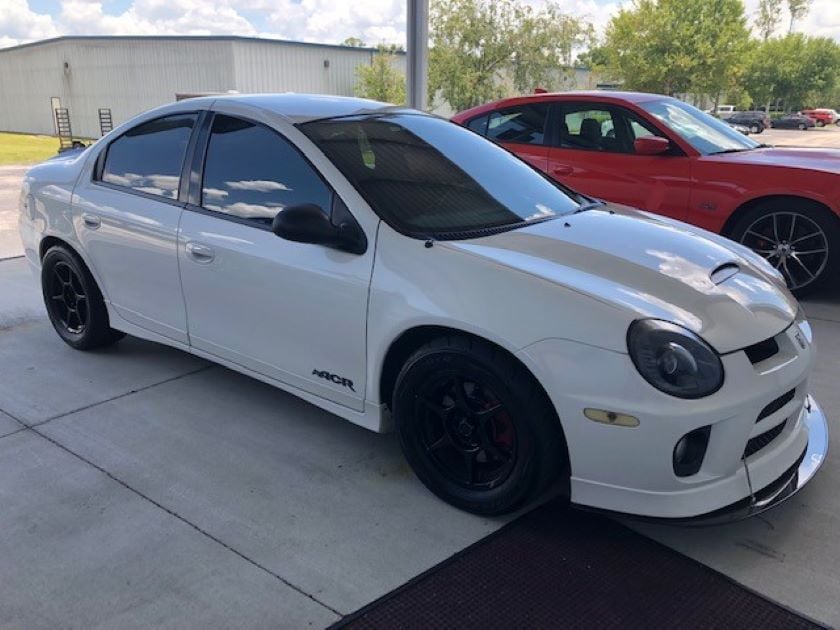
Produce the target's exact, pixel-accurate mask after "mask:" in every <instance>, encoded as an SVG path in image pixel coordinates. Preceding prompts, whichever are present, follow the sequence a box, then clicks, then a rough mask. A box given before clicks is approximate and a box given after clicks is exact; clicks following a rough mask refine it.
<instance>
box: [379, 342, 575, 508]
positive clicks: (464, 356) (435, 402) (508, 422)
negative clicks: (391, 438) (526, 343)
mask: <svg viewBox="0 0 840 630" xmlns="http://www.w3.org/2000/svg"><path fill="white" fill-rule="evenodd" d="M392 410H393V415H394V420H395V424H396V428H397V432H398V434H399V439H400V443H401V445H402V448H403V452H404V453H405V456H406V459H407V460H408V462H409V464H410V465H411V467H412V469H413V470H414V472H415V473H416V474H417V476H418V477H419V479H420V481H422V482H423V483H424V484H425V485H426V487H428V488H429V489H430V490H431V491H432V492H434V493H435V494H436V495H437V496H438V497H440V498H441V499H443V500H444V501H446V502H448V503H451V504H452V505H454V506H456V507H459V508H461V509H463V510H467V511H469V512H473V513H476V514H502V513H505V512H509V511H511V510H513V509H515V508H516V507H518V506H520V505H522V504H523V503H524V502H526V501H528V500H529V499H532V498H534V497H536V496H538V495H539V493H540V492H541V491H542V490H544V489H545V488H546V486H547V485H548V484H549V483H550V482H551V481H553V480H555V479H556V478H557V476H558V474H559V471H560V470H562V469H563V463H564V460H565V458H566V447H565V442H564V440H563V437H562V430H561V428H560V426H559V422H558V420H557V417H556V416H555V414H554V412H553V409H552V407H551V405H550V403H549V401H548V400H547V399H546V396H545V394H544V392H543V391H542V389H541V388H540V387H539V386H538V385H537V383H536V382H535V380H534V379H533V377H532V376H531V375H530V374H529V373H528V372H527V371H526V370H525V369H524V368H523V367H522V366H521V365H520V364H518V363H517V362H516V361H515V360H514V359H513V358H512V357H510V356H509V355H506V354H505V353H503V352H502V351H500V350H498V349H496V348H494V347H493V346H491V345H490V344H487V343H485V342H483V341H480V340H476V339H472V338H470V337H462V336H453V337H443V338H439V339H436V340H434V341H431V342H429V343H427V344H426V345H424V346H422V347H421V348H419V349H418V350H417V351H416V352H414V354H413V355H412V356H411V357H410V358H409V359H408V361H406V363H405V365H404V366H403V369H402V371H401V372H400V374H399V376H398V377H397V383H396V387H395V390H394V396H393V403H392Z"/></svg>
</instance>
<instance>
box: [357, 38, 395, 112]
mask: <svg viewBox="0 0 840 630" xmlns="http://www.w3.org/2000/svg"><path fill="white" fill-rule="evenodd" d="M356 95H357V96H362V97H364V98H372V99H374V100H377V101H385V102H386V103H395V104H397V105H404V104H405V75H403V74H402V73H401V72H400V71H399V70H397V69H396V68H394V54H393V51H392V49H390V48H389V47H387V46H384V45H381V46H379V50H378V51H377V52H376V53H375V54H374V55H373V58H372V59H371V62H370V65H367V66H359V67H358V68H357V69H356Z"/></svg>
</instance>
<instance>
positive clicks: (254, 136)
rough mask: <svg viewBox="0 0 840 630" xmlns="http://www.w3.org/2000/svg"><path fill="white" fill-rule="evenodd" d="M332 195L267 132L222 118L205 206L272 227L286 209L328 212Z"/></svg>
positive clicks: (211, 148)
mask: <svg viewBox="0 0 840 630" xmlns="http://www.w3.org/2000/svg"><path fill="white" fill-rule="evenodd" d="M331 195H332V193H331V191H330V189H329V188H328V187H327V185H326V184H325V183H324V182H323V180H322V179H321V178H320V177H319V176H318V174H317V173H316V172H315V170H314V169H313V168H312V167H311V166H310V165H309V163H308V162H307V161H306V160H305V159H304V158H303V156H302V155H301V154H300V153H299V152H298V150H297V149H295V148H294V147H293V146H292V145H291V144H290V143H289V142H288V141H287V140H285V139H284V138H283V137H281V136H280V134H278V133H276V132H275V131H272V130H271V129H269V128H268V127H264V126H262V125H259V124H256V123H252V122H248V121H245V120H241V119H239V118H232V117H230V116H222V115H217V116H216V118H215V119H214V120H213V128H212V130H211V133H210V144H209V145H208V147H207V157H206V158H205V161H204V181H203V183H202V187H201V200H202V201H201V205H202V206H204V207H205V208H207V209H208V210H213V211H215V212H222V213H224V214H229V215H233V216H236V217H240V218H244V219H252V220H254V221H255V222H258V223H260V224H265V225H270V224H271V221H272V219H273V218H274V216H275V215H276V214H277V213H278V212H280V211H281V210H282V209H283V208H285V207H286V206H293V205H297V204H301V203H314V204H316V205H318V206H320V207H321V208H323V209H324V211H325V212H327V211H329V208H330V200H331Z"/></svg>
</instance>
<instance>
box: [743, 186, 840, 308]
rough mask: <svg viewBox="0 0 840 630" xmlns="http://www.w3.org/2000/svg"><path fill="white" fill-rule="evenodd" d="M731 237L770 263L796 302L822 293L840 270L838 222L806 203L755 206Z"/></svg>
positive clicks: (786, 200)
mask: <svg viewBox="0 0 840 630" xmlns="http://www.w3.org/2000/svg"><path fill="white" fill-rule="evenodd" d="M731 237H732V238H733V239H734V240H736V241H738V242H740V243H742V244H743V245H746V246H747V247H749V248H750V249H752V250H754V251H755V252H757V253H758V254H761V255H762V256H763V257H764V258H766V259H767V261H768V262H769V263H770V264H771V265H773V266H774V267H775V268H776V269H778V270H779V271H780V272H781V273H782V275H784V277H785V280H786V281H787V284H788V287H789V288H790V290H791V291H793V292H794V293H795V294H796V295H797V296H803V295H806V294H808V293H811V292H813V291H815V290H817V289H819V288H820V287H821V286H822V285H823V284H824V283H825V282H826V281H827V280H828V279H829V278H830V277H833V276H834V275H835V273H834V269H835V268H836V267H838V266H840V265H838V259H840V222H838V219H837V218H836V217H834V216H832V215H831V214H830V213H829V212H827V211H826V210H825V209H824V208H823V207H821V206H819V205H817V204H815V203H814V202H811V201H808V200H806V199H798V198H793V197H790V198H784V199H775V200H771V201H767V202H765V203H762V204H760V205H758V206H756V207H755V208H753V209H752V210H750V211H749V212H747V213H746V214H745V215H744V216H743V217H741V219H740V220H739V221H738V223H737V224H736V225H735V227H734V229H733V230H732V234H731Z"/></svg>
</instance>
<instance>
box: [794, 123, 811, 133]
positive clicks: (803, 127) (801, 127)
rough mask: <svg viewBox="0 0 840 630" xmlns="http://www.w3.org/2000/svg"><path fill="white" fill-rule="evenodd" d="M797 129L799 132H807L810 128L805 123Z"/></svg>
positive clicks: (800, 124)
mask: <svg viewBox="0 0 840 630" xmlns="http://www.w3.org/2000/svg"><path fill="white" fill-rule="evenodd" d="M797 128H798V129H799V131H805V130H806V129H807V128H808V126H807V125H806V124H805V123H799V124H798V125H797Z"/></svg>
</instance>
